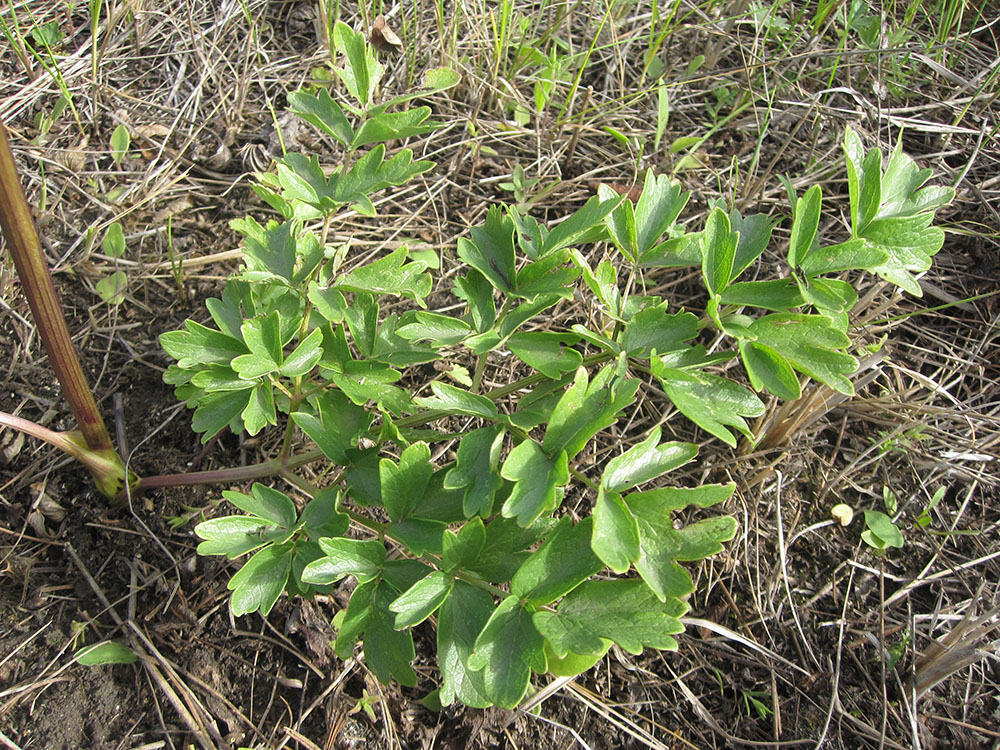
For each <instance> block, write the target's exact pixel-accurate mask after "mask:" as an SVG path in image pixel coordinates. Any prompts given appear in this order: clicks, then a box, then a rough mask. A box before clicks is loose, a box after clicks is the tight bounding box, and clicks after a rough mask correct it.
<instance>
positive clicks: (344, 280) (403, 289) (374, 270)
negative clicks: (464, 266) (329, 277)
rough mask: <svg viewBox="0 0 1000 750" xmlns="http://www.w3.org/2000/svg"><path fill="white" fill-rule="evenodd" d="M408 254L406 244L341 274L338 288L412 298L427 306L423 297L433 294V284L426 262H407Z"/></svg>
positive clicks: (422, 305)
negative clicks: (371, 261)
mask: <svg viewBox="0 0 1000 750" xmlns="http://www.w3.org/2000/svg"><path fill="white" fill-rule="evenodd" d="M406 254H407V253H406V247H400V248H399V249H397V250H395V251H393V252H392V253H390V254H389V255H387V256H386V257H384V258H381V259H379V260H377V261H375V262H374V263H369V264H368V265H366V266H362V267H361V268H358V269H357V270H355V271H352V272H351V273H349V274H347V275H346V276H343V277H341V278H340V279H339V280H338V281H337V288H338V289H340V290H342V291H351V292H370V293H372V294H375V295H380V294H392V295H395V296H397V297H409V298H410V299H412V300H414V301H415V302H416V303H417V304H418V305H420V306H421V307H426V305H425V304H424V297H426V296H427V295H428V294H430V291H431V285H432V283H433V282H432V280H431V276H430V274H429V273H427V272H426V271H427V264H426V263H425V262H424V261H422V260H420V261H411V262H410V263H406Z"/></svg>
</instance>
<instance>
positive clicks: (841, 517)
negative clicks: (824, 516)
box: [830, 503, 854, 526]
mask: <svg viewBox="0 0 1000 750" xmlns="http://www.w3.org/2000/svg"><path fill="white" fill-rule="evenodd" d="M830 515H831V516H832V517H833V520H834V521H836V522H837V523H839V524H840V525H841V526H850V524H851V521H852V520H853V519H854V510H853V509H852V508H851V506H850V505H847V504H846V503H840V504H839V505H834V506H833V507H832V508H831V509H830Z"/></svg>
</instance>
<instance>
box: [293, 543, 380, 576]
mask: <svg viewBox="0 0 1000 750" xmlns="http://www.w3.org/2000/svg"><path fill="white" fill-rule="evenodd" d="M319 546H320V549H322V550H323V554H324V555H325V556H324V557H322V558H320V559H319V560H315V561H314V562H311V563H309V564H308V565H307V566H306V568H305V570H304V571H303V572H302V580H303V581H304V582H306V583H315V584H319V585H325V584H328V583H336V582H337V581H339V580H340V579H342V578H345V577H347V576H349V575H350V576H354V577H355V578H357V579H358V583H366V582H367V581H372V580H374V579H375V578H377V577H378V576H379V575H380V574H381V572H382V565H383V563H384V562H385V546H384V545H383V544H382V543H381V542H377V541H375V540H368V541H359V540H357V539H344V538H334V539H320V540H319Z"/></svg>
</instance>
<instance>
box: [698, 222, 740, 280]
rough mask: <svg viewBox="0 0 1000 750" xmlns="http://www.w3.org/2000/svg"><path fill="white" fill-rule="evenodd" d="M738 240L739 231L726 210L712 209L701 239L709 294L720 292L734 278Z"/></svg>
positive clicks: (703, 265)
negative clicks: (732, 223) (734, 226)
mask: <svg viewBox="0 0 1000 750" xmlns="http://www.w3.org/2000/svg"><path fill="white" fill-rule="evenodd" d="M738 242H739V233H738V232H734V231H732V230H731V227H730V222H729V217H728V216H727V215H726V213H725V211H723V210H722V209H719V208H715V209H712V212H711V213H710V214H709V215H708V221H707V222H705V231H704V232H702V234H701V239H700V240H699V246H700V247H701V258H702V266H701V269H702V276H703V278H704V279H705V288H706V289H708V292H709V294H712V295H715V294H720V293H721V292H722V291H723V290H724V289H725V288H726V287H727V286H728V285H729V282H730V281H732V280H733V266H734V263H735V261H736V246H737V244H738Z"/></svg>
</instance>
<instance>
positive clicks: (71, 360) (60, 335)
mask: <svg viewBox="0 0 1000 750" xmlns="http://www.w3.org/2000/svg"><path fill="white" fill-rule="evenodd" d="M0 228H2V229H3V236H4V239H5V240H6V241H7V247H8V248H10V254H11V257H12V258H13V259H14V266H15V268H16V269H17V276H18V279H19V280H20V282H21V286H22V288H23V289H24V294H25V296H26V297H27V298H28V305H29V306H30V307H31V314H32V317H33V318H34V320H35V326H36V327H37V328H38V334H39V336H40V337H41V339H42V344H43V345H44V346H45V351H46V352H47V353H48V355H49V364H50V365H51V366H52V369H53V371H55V375H56V378H57V379H58V380H59V384H60V385H61V386H62V389H63V395H64V396H65V397H66V401H67V402H69V408H70V409H71V410H72V412H73V416H74V417H75V418H76V422H77V425H78V426H79V428H80V432H81V433H82V434H83V439H84V440H85V441H86V443H87V447H88V448H90V450H92V451H107V450H112V449H113V446H112V444H111V437H110V435H109V434H108V428H107V427H106V426H105V425H104V420H103V419H102V418H101V413H100V412H99V411H98V410H97V403H96V402H95V401H94V396H93V394H92V393H91V391H90V385H89V383H88V382H87V377H86V375H84V373H83V368H82V367H81V366H80V360H79V359H77V356H76V351H75V350H74V349H73V341H72V339H71V338H70V335H69V328H68V327H67V326H66V319H65V318H64V317H63V314H62V307H61V305H60V304H59V296H58V295H57V294H56V288H55V286H54V285H53V284H52V277H51V276H50V275H49V269H48V267H47V266H46V265H45V256H44V255H43V253H42V246H41V243H40V242H39V241H38V232H37V231H36V229H35V221H34V219H33V218H32V216H31V209H30V208H29V207H28V201H27V200H26V199H25V197H24V190H22V188H21V181H20V179H18V175H17V166H16V165H15V164H14V155H13V154H12V153H11V150H10V142H9V140H8V138H7V129H6V128H5V127H4V125H3V123H0Z"/></svg>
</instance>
